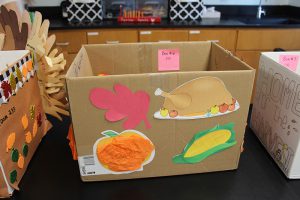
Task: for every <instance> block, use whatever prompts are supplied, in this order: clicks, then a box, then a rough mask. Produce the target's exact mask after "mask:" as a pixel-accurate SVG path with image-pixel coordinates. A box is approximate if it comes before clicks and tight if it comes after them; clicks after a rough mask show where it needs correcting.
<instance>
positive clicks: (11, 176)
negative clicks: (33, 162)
mask: <svg viewBox="0 0 300 200" xmlns="http://www.w3.org/2000/svg"><path fill="white" fill-rule="evenodd" d="M17 177H18V172H17V171H16V170H13V171H12V172H10V174H9V179H10V183H11V184H14V183H15V182H16V181H17Z"/></svg>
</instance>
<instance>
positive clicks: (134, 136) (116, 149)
mask: <svg viewBox="0 0 300 200" xmlns="http://www.w3.org/2000/svg"><path fill="white" fill-rule="evenodd" d="M102 134H103V135H105V137H102V138H100V139H98V140H97V141H96V143H95V145H94V153H95V154H96V155H95V157H96V158H97V159H98V161H99V164H100V166H101V168H102V169H101V171H102V172H103V174H109V173H110V174H122V173H132V172H135V171H142V170H143V166H144V165H146V164H149V163H150V162H151V161H152V160H153V158H154V155H155V147H154V145H153V143H152V142H151V141H150V140H149V138H147V137H146V136H145V135H144V134H143V133H141V132H138V131H136V130H126V131H123V132H121V133H117V132H115V131H112V130H108V131H104V132H102Z"/></svg>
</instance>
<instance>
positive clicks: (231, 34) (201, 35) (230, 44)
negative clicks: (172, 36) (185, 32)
mask: <svg viewBox="0 0 300 200" xmlns="http://www.w3.org/2000/svg"><path fill="white" fill-rule="evenodd" d="M236 37H237V30H235V29H193V30H190V31H189V40H190V41H209V40H210V41H216V42H217V43H218V44H219V45H221V46H222V47H224V48H225V49H227V50H231V51H234V50H235V44H236Z"/></svg>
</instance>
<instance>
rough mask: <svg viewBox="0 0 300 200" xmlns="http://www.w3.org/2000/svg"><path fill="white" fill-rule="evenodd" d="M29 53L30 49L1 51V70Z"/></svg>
mask: <svg viewBox="0 0 300 200" xmlns="http://www.w3.org/2000/svg"><path fill="white" fill-rule="evenodd" d="M27 53H29V51H28V50H19V51H0V58H1V59H0V72H2V71H4V70H5V69H6V67H7V66H11V65H13V64H14V63H15V62H17V61H18V60H20V59H21V58H22V57H24V56H25V55H26V54H27Z"/></svg>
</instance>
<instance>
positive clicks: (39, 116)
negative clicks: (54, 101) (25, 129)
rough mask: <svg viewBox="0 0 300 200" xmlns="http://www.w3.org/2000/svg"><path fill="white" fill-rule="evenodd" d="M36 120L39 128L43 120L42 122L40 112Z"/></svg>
mask: <svg viewBox="0 0 300 200" xmlns="http://www.w3.org/2000/svg"><path fill="white" fill-rule="evenodd" d="M36 120H37V124H38V127H41V126H42V123H43V120H42V114H41V113H40V112H39V113H38V114H37V116H36Z"/></svg>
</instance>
